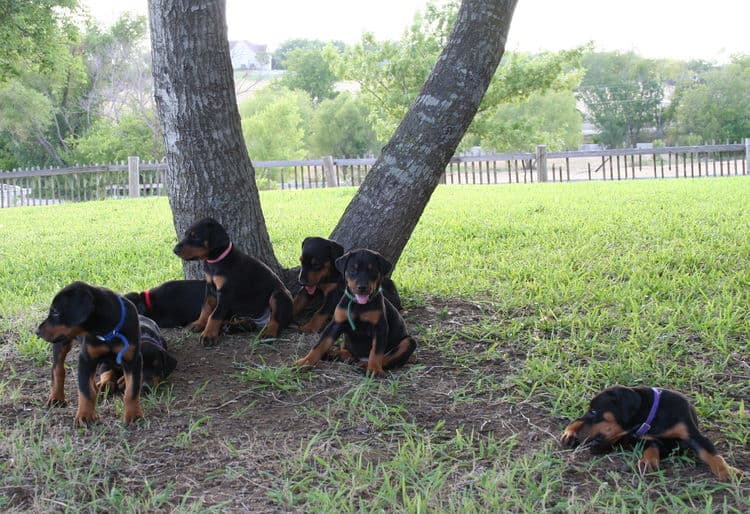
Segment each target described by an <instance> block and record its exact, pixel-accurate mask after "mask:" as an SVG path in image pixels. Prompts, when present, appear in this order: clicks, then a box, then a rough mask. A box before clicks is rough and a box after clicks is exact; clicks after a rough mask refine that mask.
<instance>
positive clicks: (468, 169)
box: [0, 138, 750, 208]
mask: <svg viewBox="0 0 750 514" xmlns="http://www.w3.org/2000/svg"><path fill="white" fill-rule="evenodd" d="M374 163H375V159H374V158H370V159H337V158H333V157H324V158H322V159H312V160H299V161H257V162H254V163H253V166H254V168H255V178H256V182H257V183H258V186H259V188H260V189H308V188H320V187H340V186H355V187H356V186H359V185H360V184H361V183H362V180H364V178H365V176H366V175H367V173H368V172H369V170H370V168H371V167H372V165H373V164H374ZM166 168H167V165H166V164H164V163H154V162H141V161H140V159H139V158H138V157H130V158H128V162H127V164H126V163H122V164H106V165H92V166H76V167H70V168H54V169H26V170H14V171H0V208H2V207H16V206H27V205H49V204H58V203H62V202H82V201H89V200H103V199H107V198H135V197H139V196H162V195H166V184H165V176H166V173H165V171H166ZM748 173H750V138H748V139H745V141H744V143H737V144H724V145H704V146H679V147H664V148H648V149H637V148H632V149H618V150H593V151H574V152H547V150H546V147H545V146H544V145H539V146H538V147H537V150H536V152H535V153H508V154H490V155H477V156H466V155H461V156H455V157H453V158H452V159H451V161H450V163H449V164H448V166H447V167H446V169H445V171H444V173H443V176H442V177H441V183H443V184H508V183H529V182H554V181H575V180H626V179H645V178H698V177H718V176H729V175H748Z"/></svg>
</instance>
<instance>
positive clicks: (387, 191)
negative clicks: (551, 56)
mask: <svg viewBox="0 0 750 514" xmlns="http://www.w3.org/2000/svg"><path fill="white" fill-rule="evenodd" d="M516 1H517V0H463V2H462V3H461V7H460V9H459V11H458V17H457V19H456V24H455V26H454V27H453V31H452V32H451V35H450V38H449V40H448V43H447V44H446V47H445V49H444V50H443V52H442V54H441V55H440V57H439V58H438V61H437V63H436V64H435V67H434V68H433V70H432V73H431V74H430V76H429V78H428V79H427V81H426V82H425V85H424V86H423V87H422V90H421V92H420V93H419V96H418V97H417V99H416V100H415V101H414V103H413V104H412V106H411V107H410V108H409V112H408V113H407V114H406V116H405V117H404V119H403V121H402V122H401V124H400V125H399V127H398V128H397V129H396V132H395V134H394V135H393V137H391V140H390V141H389V142H388V144H387V145H386V146H385V147H384V148H383V151H382V153H381V155H380V157H379V158H378V159H377V161H376V162H375V164H374V166H373V168H372V169H371V170H370V172H369V173H368V174H367V177H366V178H365V181H364V182H363V183H362V185H361V186H360V188H359V191H358V192H357V194H356V195H355V197H354V198H353V199H352V201H351V203H350V204H349V206H348V207H347V209H346V211H345V212H344V214H343V216H342V217H341V219H340V220H339V223H338V225H337V226H336V228H335V229H334V230H333V233H332V234H331V238H332V239H335V240H336V241H338V242H339V243H341V244H342V245H343V246H344V247H345V248H347V249H348V248H355V247H367V248H371V249H373V250H377V251H379V252H380V253H381V254H383V255H384V256H385V257H386V258H387V259H388V260H390V261H391V262H392V263H393V264H394V265H395V264H396V262H397V261H398V259H399V257H400V256H401V252H402V251H403V249H404V247H405V246H406V243H407V242H408V240H409V237H410V236H411V234H412V231H413V230H414V227H415V226H416V224H417V222H418V221H419V218H420V216H421V215H422V212H423V211H424V208H425V206H426V205H427V202H428V201H429V199H430V197H431V196H432V193H433V191H434V190H435V188H436V187H437V185H438V183H439V181H440V176H441V175H442V173H443V172H444V171H445V167H446V166H447V164H448V162H449V160H450V158H451V157H452V156H453V154H454V152H455V150H456V148H457V146H458V144H459V143H460V142H461V139H462V138H463V135H464V133H465V132H466V130H467V129H468V127H469V125H470V124H471V121H472V120H473V119H474V115H475V114H476V112H477V109H478V108H479V104H480V102H481V101H482V98H483V97H484V94H485V93H486V91H487V88H488V87H489V84H490V81H491V80H492V76H493V75H494V74H495V70H496V69H497V66H498V64H499V63H500V59H501V58H502V56H503V52H504V51H505V42H506V40H507V36H508V30H509V28H510V22H511V18H512V17H513V11H514V10H515V7H516Z"/></svg>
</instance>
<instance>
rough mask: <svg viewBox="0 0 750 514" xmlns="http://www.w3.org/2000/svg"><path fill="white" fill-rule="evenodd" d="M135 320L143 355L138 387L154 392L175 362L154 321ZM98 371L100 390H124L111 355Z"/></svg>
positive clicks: (117, 367)
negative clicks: (140, 379) (140, 378)
mask: <svg viewBox="0 0 750 514" xmlns="http://www.w3.org/2000/svg"><path fill="white" fill-rule="evenodd" d="M204 288H205V286H204ZM138 321H139V326H140V333H141V355H143V372H142V381H141V384H142V386H143V388H144V390H145V391H149V390H151V389H155V388H156V386H158V385H159V384H160V383H161V382H162V381H163V380H164V379H165V378H167V377H168V376H169V375H170V374H171V373H172V372H173V371H174V370H175V368H176V367H177V359H175V358H174V357H173V356H172V355H171V354H170V353H169V350H168V348H167V341H166V340H165V339H164V337H163V336H162V333H161V330H159V326H158V325H157V324H156V322H155V321H154V320H152V319H151V318H147V317H146V316H138ZM98 372H99V373H100V374H99V380H98V381H97V383H96V386H97V389H98V390H99V391H102V390H103V389H105V388H106V389H109V390H112V391H115V390H116V391H121V390H124V387H125V376H124V373H123V371H122V368H121V367H120V366H117V364H116V363H115V359H114V358H112V356H107V357H105V358H103V360H102V362H101V363H100V364H99V368H98Z"/></svg>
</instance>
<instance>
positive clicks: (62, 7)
mask: <svg viewBox="0 0 750 514" xmlns="http://www.w3.org/2000/svg"><path fill="white" fill-rule="evenodd" d="M78 5H79V2H78V0H0V48H2V49H3V50H2V52H0V81H2V80H3V79H6V78H8V77H9V76H13V75H17V74H19V73H20V72H21V71H22V70H25V71H29V70H32V69H33V70H44V69H48V68H51V67H53V66H54V62H55V60H56V54H57V52H58V51H59V46H60V45H61V44H64V42H65V41H66V40H67V39H68V34H66V32H68V31H71V32H74V31H75V29H74V25H73V15H74V14H75V11H76V9H77V8H78Z"/></svg>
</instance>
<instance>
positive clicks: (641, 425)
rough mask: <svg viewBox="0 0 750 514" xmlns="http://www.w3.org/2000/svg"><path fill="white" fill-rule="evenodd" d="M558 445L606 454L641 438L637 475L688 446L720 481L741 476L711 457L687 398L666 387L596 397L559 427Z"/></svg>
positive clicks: (617, 388)
mask: <svg viewBox="0 0 750 514" xmlns="http://www.w3.org/2000/svg"><path fill="white" fill-rule="evenodd" d="M561 440H562V442H563V444H565V445H568V446H574V445H576V444H578V443H583V444H586V445H587V446H589V447H590V448H591V449H592V451H595V452H596V451H606V450H607V449H608V448H609V447H610V446H611V445H613V444H615V443H627V442H635V441H638V440H643V441H644V443H645V448H644V450H643V456H642V457H641V459H640V460H639V461H638V469H639V470H640V471H641V472H647V471H652V470H654V469H657V468H658V467H659V461H660V459H661V458H662V457H664V456H666V455H668V454H669V452H671V451H672V450H674V449H676V448H678V447H690V448H692V449H693V450H694V451H695V453H696V454H697V455H698V458H699V459H701V460H702V461H703V462H705V463H706V464H708V466H709V467H710V468H711V471H712V472H713V474H714V475H716V477H717V478H719V479H720V480H728V479H729V477H730V475H732V474H742V472H741V471H740V470H738V469H736V468H733V467H731V466H729V465H728V464H727V463H726V462H725V461H724V459H723V458H722V457H721V456H720V455H718V454H717V453H716V449H715V448H714V445H713V444H712V443H711V441H709V440H708V439H707V438H706V437H704V436H703V435H701V433H700V432H699V431H698V416H697V414H696V412H695V409H694V408H693V407H692V406H691V405H690V404H689V403H688V400H687V398H685V396H683V395H682V394H680V393H677V392H675V391H670V390H668V389H657V388H653V387H624V386H613V387H609V388H607V389H605V390H603V391H602V392H601V393H599V394H597V395H596V396H595V397H594V399H593V400H591V403H590V404H589V410H588V411H587V412H586V413H585V414H584V415H583V416H581V417H580V418H578V419H576V420H575V421H573V422H572V423H571V424H570V425H568V426H567V428H565V431H564V432H563V434H562V436H561Z"/></svg>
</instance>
